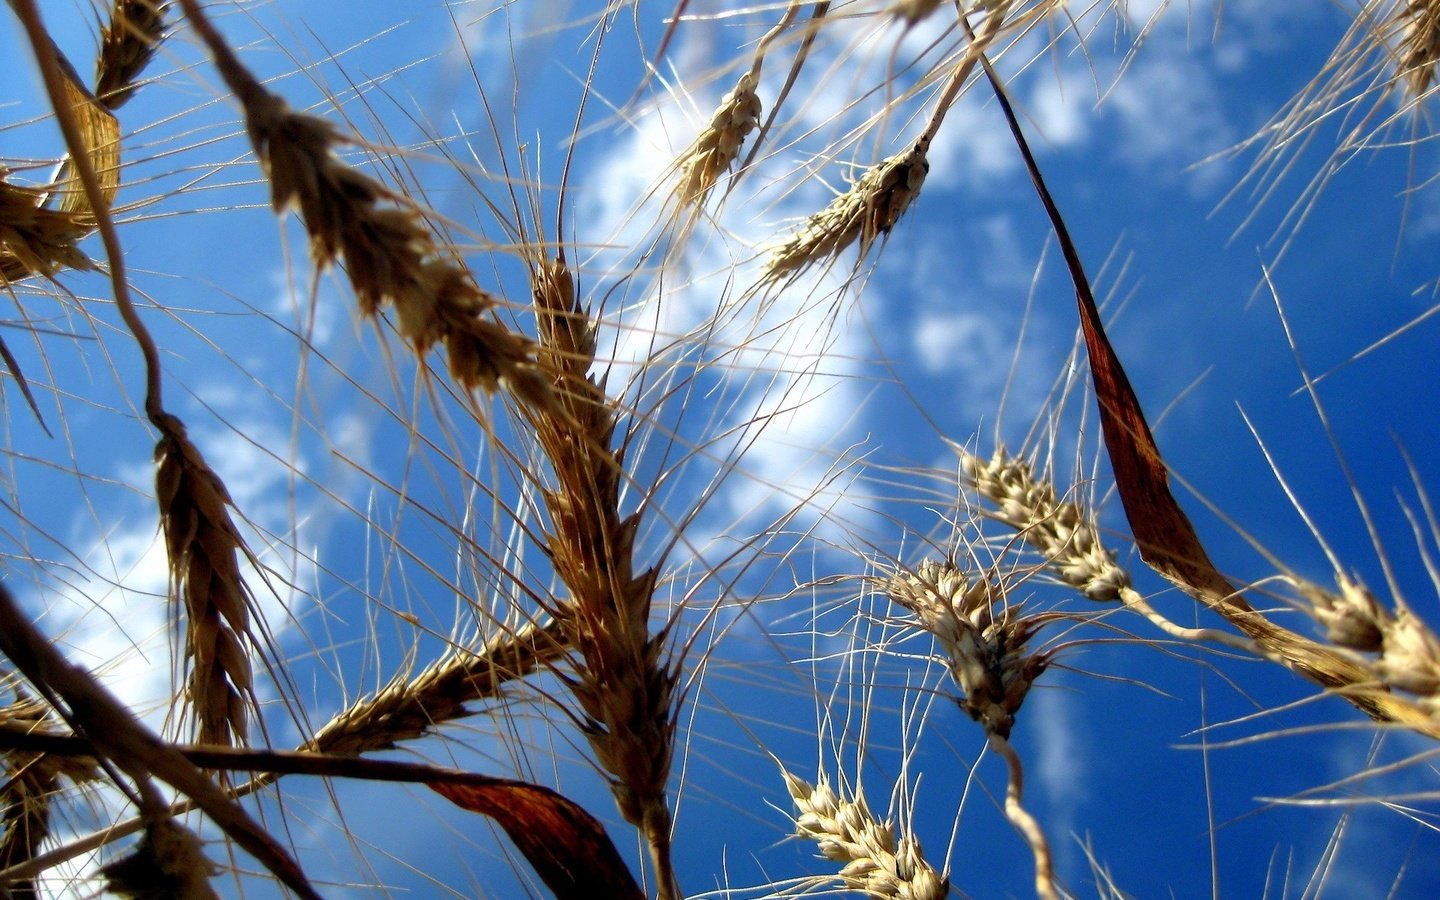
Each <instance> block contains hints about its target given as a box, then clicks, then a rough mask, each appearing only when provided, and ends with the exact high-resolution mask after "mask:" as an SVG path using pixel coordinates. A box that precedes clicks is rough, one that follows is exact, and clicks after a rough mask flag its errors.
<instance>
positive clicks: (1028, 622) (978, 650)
mask: <svg viewBox="0 0 1440 900" xmlns="http://www.w3.org/2000/svg"><path fill="white" fill-rule="evenodd" d="M885 592H886V594H888V595H889V597H890V599H891V600H893V601H894V602H896V603H898V604H900V605H901V606H903V607H905V608H906V609H908V610H910V611H911V612H913V613H914V614H915V615H916V617H917V618H918V619H919V622H920V627H921V628H923V629H925V630H926V631H928V632H930V633H931V634H932V635H934V636H935V640H936V643H938V644H939V645H940V648H941V650H942V651H943V653H944V657H945V661H946V664H947V665H948V667H949V670H950V676H951V678H953V679H954V680H955V683H956V684H957V685H958V686H959V687H960V690H961V693H962V696H961V697H960V701H959V702H960V708H961V709H963V710H965V712H966V714H968V715H969V716H970V718H972V719H974V720H975V721H976V722H978V723H979V724H980V726H981V727H982V728H983V729H984V730H985V736H986V738H987V739H988V741H989V743H990V746H991V747H992V748H994V749H995V751H996V752H997V753H999V754H1000V755H1001V757H1003V758H1004V760H1005V762H1006V765H1007V767H1008V771H1009V781H1008V787H1007V788H1006V792H1005V815H1006V817H1007V818H1008V819H1009V820H1010V822H1011V823H1012V824H1013V825H1014V826H1015V827H1016V829H1017V830H1019V832H1020V834H1021V835H1022V836H1023V837H1024V839H1025V842H1026V844H1027V845H1028V846H1029V847H1030V853H1031V856H1032V857H1033V858H1034V860H1035V893H1036V896H1038V897H1042V898H1046V900H1049V898H1054V897H1057V896H1058V894H1057V893H1056V889H1055V874H1054V868H1055V867H1054V862H1053V859H1052V856H1051V853H1050V844H1049V841H1048V840H1046V838H1045V832H1044V830H1043V829H1041V828H1040V825H1039V823H1038V822H1036V821H1035V818H1034V817H1033V816H1032V815H1030V813H1029V811H1027V810H1026V809H1025V807H1024V804H1023V803H1022V802H1021V798H1022V793H1023V785H1024V769H1023V767H1022V766H1021V763H1020V757H1019V755H1018V754H1017V753H1016V752H1015V750H1014V748H1013V747H1011V746H1010V732H1011V730H1012V729H1013V728H1014V727H1015V715H1016V713H1018V712H1019V710H1020V706H1021V704H1023V703H1024V702H1025V698H1026V696H1028V695H1029V693H1030V687H1031V685H1033V684H1034V683H1035V679H1037V678H1039V677H1040V675H1041V674H1042V673H1043V672H1044V671H1045V669H1046V667H1048V666H1049V665H1050V659H1051V656H1052V653H1051V652H1050V651H1043V650H1042V651H1034V650H1032V649H1031V648H1030V647H1029V643H1030V640H1031V638H1033V637H1034V636H1035V635H1036V633H1037V632H1038V631H1039V630H1040V629H1041V628H1042V627H1044V626H1045V625H1046V624H1047V623H1049V622H1052V621H1055V620H1057V619H1066V618H1070V617H1069V616H1067V615H1064V614H1058V613H1048V614H1047V613H1040V614H1034V613H1026V612H1025V611H1024V608H1023V604H1020V603H1015V602H1012V601H1011V600H1010V598H1009V589H1008V586H1007V583H1006V580H1005V579H1004V578H1003V577H1002V576H1001V575H1000V573H999V572H998V571H990V572H986V573H983V574H981V575H979V576H977V577H974V578H972V577H970V576H969V575H967V574H966V573H965V572H964V571H963V570H962V569H960V567H959V566H957V565H955V563H954V562H952V561H950V560H945V561H933V560H931V561H926V562H924V563H922V564H921V566H920V568H919V569H918V570H916V571H914V572H903V571H902V572H898V573H896V574H895V575H893V576H891V578H890V579H889V580H888V581H887V582H886V583H885Z"/></svg>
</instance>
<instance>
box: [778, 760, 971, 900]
mask: <svg viewBox="0 0 1440 900" xmlns="http://www.w3.org/2000/svg"><path fill="white" fill-rule="evenodd" d="M780 774H781V776H782V777H783V778H784V779H785V789H786V790H787V791H789V793H790V800H791V802H793V803H794V804H795V836H796V837H799V838H802V839H806V840H811V841H814V842H815V843H816V845H817V846H818V848H819V850H820V855H821V856H822V857H824V858H825V859H827V860H829V861H830V862H833V863H839V864H840V872H839V880H840V882H841V883H842V884H844V886H845V887H846V889H848V890H852V891H857V892H860V893H863V894H864V895H865V896H867V897H876V898H885V900H890V898H893V900H944V898H946V897H949V896H950V879H948V878H946V877H945V876H944V875H942V874H941V873H939V872H937V871H935V869H934V868H933V867H932V866H931V865H930V863H929V862H928V861H926V859H925V853H924V851H923V850H921V849H920V841H919V840H918V839H916V838H915V836H914V835H912V834H910V833H908V831H907V832H902V834H901V835H900V836H899V838H897V837H896V835H895V825H894V823H893V822H890V821H881V820H880V819H879V818H877V817H876V815H875V814H874V813H873V812H871V811H870V806H869V804H867V803H866V802H865V795H864V794H863V793H860V792H859V791H856V792H855V795H854V796H853V797H849V798H847V797H845V796H843V795H842V794H840V793H837V792H836V791H835V789H834V788H832V787H831V786H830V780H829V779H828V778H827V777H826V776H825V774H824V773H823V772H822V773H821V774H820V777H819V778H818V779H816V782H815V783H814V784H811V783H810V782H808V781H805V780H803V779H801V778H797V777H796V776H794V775H791V774H790V773H789V772H787V771H786V770H785V769H784V768H783V767H782V768H781V770H780Z"/></svg>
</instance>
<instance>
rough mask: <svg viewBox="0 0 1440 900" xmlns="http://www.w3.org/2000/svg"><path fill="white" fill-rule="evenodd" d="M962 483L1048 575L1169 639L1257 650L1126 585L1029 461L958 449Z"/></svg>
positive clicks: (999, 451)
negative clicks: (1168, 614) (1163, 608)
mask: <svg viewBox="0 0 1440 900" xmlns="http://www.w3.org/2000/svg"><path fill="white" fill-rule="evenodd" d="M959 453H960V469H961V472H962V474H963V475H964V477H965V479H966V482H967V483H968V484H969V485H970V486H971V488H973V489H974V490H975V492H976V493H978V494H980V496H982V497H984V498H985V499H987V500H989V501H990V502H991V503H992V504H994V506H995V512H994V516H995V518H997V519H999V520H1000V521H1002V522H1004V523H1005V524H1006V525H1009V526H1010V527H1011V528H1014V529H1015V531H1016V533H1017V534H1019V535H1020V536H1021V537H1022V538H1024V539H1025V541H1026V542H1027V543H1029V544H1030V545H1031V546H1033V547H1035V549H1036V550H1038V551H1039V552H1040V554H1041V556H1042V557H1043V558H1044V559H1045V561H1046V565H1047V566H1048V567H1049V569H1050V571H1051V573H1052V574H1053V575H1054V576H1055V578H1056V579H1057V580H1059V581H1060V582H1061V583H1062V584H1066V585H1069V586H1070V587H1072V588H1074V589H1075V590H1077V591H1079V592H1080V594H1081V595H1082V596H1084V597H1086V598H1088V599H1090V600H1096V601H1101V602H1106V601H1115V600H1118V601H1120V602H1121V603H1123V604H1124V605H1125V606H1126V607H1128V608H1130V609H1132V610H1134V611H1135V612H1138V613H1140V614H1141V615H1143V616H1144V617H1145V618H1147V619H1149V620H1150V622H1151V623H1152V624H1153V625H1155V626H1156V627H1157V628H1159V629H1160V630H1162V631H1164V632H1165V633H1166V634H1168V635H1170V636H1171V637H1174V638H1178V639H1180V640H1187V641H1208V642H1211V643H1215V644H1222V645H1224V646H1227V647H1231V648H1232V649H1236V650H1241V651H1243V652H1246V653H1257V652H1259V651H1258V648H1257V647H1256V645H1255V644H1254V643H1253V642H1252V641H1248V640H1245V639H1244V638H1241V637H1237V636H1236V635H1233V634H1230V633H1229V632H1225V631H1219V630H1216V629H1213V628H1189V627H1186V626H1183V625H1177V624H1176V623H1174V622H1172V621H1170V620H1169V619H1167V618H1165V617H1164V616H1163V615H1161V614H1160V613H1159V612H1157V611H1156V610H1155V609H1154V607H1152V606H1151V605H1150V603H1149V601H1147V600H1146V599H1145V597H1144V595H1142V594H1141V593H1140V592H1139V591H1137V590H1135V588H1134V586H1133V584H1132V583H1131V579H1130V573H1129V572H1128V571H1126V570H1125V569H1124V568H1123V567H1122V566H1120V564H1119V563H1117V562H1116V557H1115V552H1114V551H1113V550H1111V549H1109V548H1108V547H1106V546H1105V544H1104V542H1103V541H1102V540H1101V538H1100V529H1099V528H1098V526H1097V525H1096V524H1095V516H1094V514H1093V513H1091V512H1090V511H1088V510H1086V509H1084V508H1083V507H1081V506H1080V505H1079V504H1078V503H1075V502H1074V501H1072V500H1061V499H1060V497H1059V494H1058V493H1057V492H1056V490H1055V485H1054V483H1053V482H1052V481H1050V479H1048V478H1044V477H1040V476H1038V475H1036V474H1035V469H1034V467H1033V466H1032V465H1031V464H1030V462H1029V461H1028V460H1026V459H1024V458H1021V457H1015V456H1011V455H1010V453H1009V451H1007V450H1006V449H1005V448H1004V447H998V448H996V450H995V451H994V453H992V454H991V456H990V458H989V459H983V458H981V457H979V456H977V455H975V454H973V453H970V452H969V451H967V450H965V449H963V448H961V449H960V450H959Z"/></svg>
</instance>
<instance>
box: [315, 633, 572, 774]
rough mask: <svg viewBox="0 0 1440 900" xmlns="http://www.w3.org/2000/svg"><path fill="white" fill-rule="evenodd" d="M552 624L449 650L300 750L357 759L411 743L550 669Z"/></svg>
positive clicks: (556, 652) (554, 639)
mask: <svg viewBox="0 0 1440 900" xmlns="http://www.w3.org/2000/svg"><path fill="white" fill-rule="evenodd" d="M563 640H564V632H563V629H562V628H561V627H560V626H559V625H558V624H557V623H553V622H552V623H550V624H548V625H544V626H541V625H536V624H533V623H530V624H526V625H524V626H522V627H520V628H518V629H515V630H514V631H507V632H505V633H504V634H502V635H500V636H498V637H495V638H492V639H491V640H489V641H487V642H486V643H485V644H484V646H482V647H479V648H477V649H474V650H471V649H466V648H464V647H453V648H451V649H450V650H449V651H448V652H446V653H445V655H444V656H442V657H441V658H440V659H437V660H436V661H435V662H433V663H431V664H430V665H428V666H426V667H425V668H424V669H423V670H422V671H421V672H420V673H419V674H417V675H415V676H414V677H412V678H397V679H395V680H394V681H392V682H391V683H390V684H388V685H386V686H385V688H383V689H382V690H380V691H378V692H376V693H375V694H373V695H371V696H369V697H363V698H361V699H360V700H358V701H356V702H355V703H353V704H351V705H350V706H349V707H348V708H347V709H345V710H344V711H343V712H341V713H340V714H339V715H337V716H335V717H334V718H332V719H331V720H330V721H329V722H327V723H325V724H324V725H323V726H321V727H320V729H319V730H318V731H316V732H315V737H313V738H311V739H310V740H309V741H308V742H306V744H305V745H304V746H303V747H302V748H301V749H302V750H312V751H316V752H321V753H340V754H346V755H350V754H357V753H368V752H370V751H372V750H382V749H386V748H390V747H393V746H395V745H396V744H397V743H399V742H401V741H407V740H413V739H414V738H417V737H420V736H421V735H422V734H425V733H426V732H429V731H431V730H433V729H435V728H437V727H439V726H440V725H443V724H444V723H446V722H451V721H454V720H456V719H459V718H461V717H463V716H466V715H469V714H470V712H471V710H470V708H469V706H468V704H471V703H474V702H476V701H477V700H483V699H487V698H495V697H498V696H499V694H500V689H501V687H502V686H503V685H505V684H507V683H508V682H511V681H515V680H518V679H521V678H524V677H525V676H526V675H528V674H530V673H531V672H534V671H536V670H537V669H540V668H542V667H545V666H548V665H551V664H553V663H554V662H555V661H557V660H558V659H560V658H561V657H562V656H563V655H564V653H565V645H564V643H563Z"/></svg>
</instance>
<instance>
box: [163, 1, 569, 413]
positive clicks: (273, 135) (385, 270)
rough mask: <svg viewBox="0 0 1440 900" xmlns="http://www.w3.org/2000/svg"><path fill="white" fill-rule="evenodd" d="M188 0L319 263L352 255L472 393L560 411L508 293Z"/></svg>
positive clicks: (279, 205) (366, 296) (422, 346)
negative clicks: (505, 393) (485, 284)
mask: <svg viewBox="0 0 1440 900" xmlns="http://www.w3.org/2000/svg"><path fill="white" fill-rule="evenodd" d="M180 2H181V5H182V7H183V8H184V10H185V15H186V16H187V18H189V20H190V22H191V24H192V25H193V26H194V27H195V30H196V32H197V33H198V34H199V35H200V37H201V39H202V40H203V41H204V42H205V45H206V47H207V48H209V50H210V54H211V56H212V57H213V58H214V60H215V65H216V67H217V68H218V69H219V70H220V75H221V77H222V78H224V80H225V83H226V85H228V86H229V88H230V90H231V92H232V93H234V95H235V97H236V98H237V99H238V100H239V101H240V104H241V106H242V107H243V108H244V112H245V127H246V131H247V132H248V133H249V135H250V142H251V144H252V145H253V146H254V148H255V153H256V156H257V157H258V158H259V160H260V163H261V166H262V167H263V168H264V169H265V173H266V175H267V176H268V177H269V179H270V196H271V201H272V203H273V205H274V208H275V210H276V211H277V212H281V211H284V210H287V209H291V208H295V209H297V210H298V211H299V213H300V218H301V219H302V221H303V222H304V225H305V229H306V231H307V232H308V233H309V235H310V254H311V256H312V258H313V259H314V261H315V263H316V264H317V265H319V266H327V265H330V264H332V263H335V262H339V261H343V263H344V267H345V273H346V275H347V276H348V277H349V280H350V284H351V285H352V286H353V287H354V289H355V295H356V298H357V300H358V301H359V304H360V311H361V312H362V313H363V314H364V315H366V316H376V315H378V314H379V313H380V311H381V310H382V309H383V308H384V307H385V306H387V305H391V306H393V307H394V309H395V317H396V327H397V328H398V330H399V331H400V334H401V336H402V337H404V338H405V339H406V340H408V341H409V342H410V343H411V345H412V346H413V347H414V348H415V351H416V353H417V354H419V355H422V356H423V355H424V354H425V353H426V352H427V351H428V350H429V349H430V348H431V347H433V346H435V345H436V344H443V345H444V347H445V352H446V363H447V365H448V367H449V371H450V374H451V376H452V377H453V378H454V379H455V381H456V383H458V384H459V385H460V386H461V387H462V388H464V389H465V390H467V391H473V390H483V391H486V392H493V391H495V390H496V389H497V388H498V387H499V385H500V383H501V382H502V381H504V382H506V383H507V384H508V385H509V387H510V389H511V390H512V391H514V392H515V394H516V395H517V396H518V397H520V398H521V399H522V400H525V401H526V402H529V403H532V404H537V405H540V406H542V407H547V408H548V401H549V398H548V395H547V393H546V382H545V379H544V378H543V377H542V376H541V374H540V373H538V372H537V371H536V370H535V365H534V354H533V351H534V348H533V346H532V344H531V342H530V341H529V340H528V339H527V338H525V337H524V336H523V335H521V334H519V333H517V332H514V331H511V330H510V329H508V328H506V327H505V326H504V325H502V324H501V323H500V322H499V321H498V320H497V319H496V318H495V317H494V310H495V308H496V307H497V306H498V305H499V304H500V301H499V299H498V298H496V297H495V296H493V295H491V294H489V293H487V292H486V291H484V290H481V289H480V287H479V286H478V285H476V284H475V281H474V279H473V278H472V277H471V275H470V273H469V272H468V271H467V270H466V269H464V268H463V267H461V266H460V265H458V264H457V263H456V262H455V261H454V260H453V259H452V258H451V256H450V255H449V253H448V252H446V251H445V250H443V249H442V248H440V247H439V246H438V245H437V244H436V242H435V237H434V235H433V234H432V233H431V231H430V229H429V227H428V226H427V224H426V221H425V218H424V216H422V215H421V213H420V211H419V210H417V209H416V208H415V207H414V206H412V205H408V204H405V203H404V202H403V198H402V197H401V196H400V195H399V194H397V193H395V192H393V191H390V190H388V189H387V188H386V187H385V186H384V185H382V184H380V183H379V182H378V181H375V180H374V179H372V178H369V177H367V176H365V175H362V174H361V173H359V172H357V171H355V170H354V169H352V168H350V167H349V166H346V165H345V164H343V163H342V162H340V160H339V159H338V158H336V156H335V153H334V148H335V146H336V145H337V144H339V143H340V141H341V137H340V134H339V133H338V132H337V131H336V130H335V129H334V128H333V127H332V126H331V125H330V124H329V123H327V122H325V121H323V120H321V119H317V118H315V117H314V116H307V115H304V114H301V113H297V112H294V111H292V110H291V109H290V108H289V106H288V105H287V104H286V103H285V101H284V100H282V99H281V98H280V97H278V96H276V95H275V94H273V93H271V92H270V91H269V90H267V89H266V88H265V87H264V86H263V85H261V84H260V82H259V81H258V80H256V78H255V76H254V75H252V74H251V73H250V72H249V70H247V69H246V68H245V67H244V66H243V65H241V63H240V60H239V59H238V58H237V57H236V56H235V53H234V52H233V51H232V50H231V49H230V47H229V45H228V44H226V43H225V40H224V39H223V38H222V37H221V36H220V33H219V32H218V31H216V30H215V28H214V26H213V25H211V23H210V21H209V19H208V18H207V17H206V16H205V14H204V12H202V11H201V9H200V5H199V3H198V2H197V0H180Z"/></svg>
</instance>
